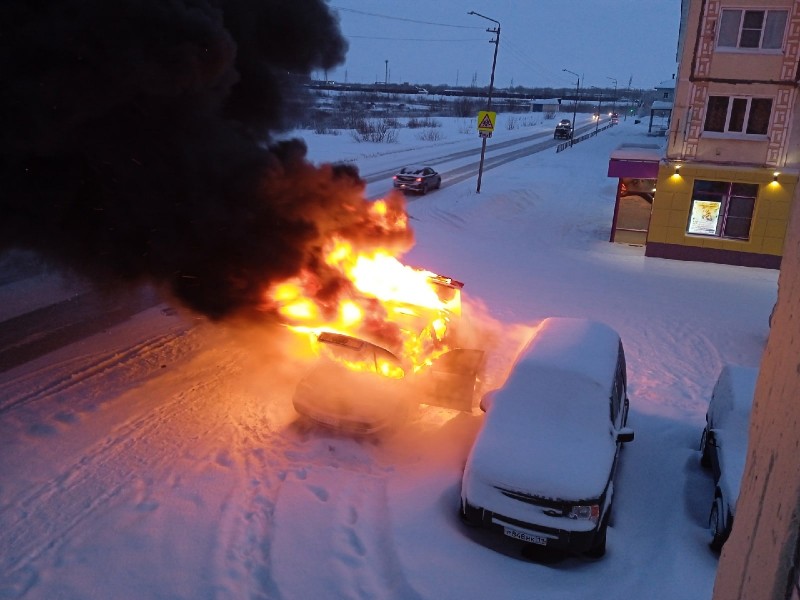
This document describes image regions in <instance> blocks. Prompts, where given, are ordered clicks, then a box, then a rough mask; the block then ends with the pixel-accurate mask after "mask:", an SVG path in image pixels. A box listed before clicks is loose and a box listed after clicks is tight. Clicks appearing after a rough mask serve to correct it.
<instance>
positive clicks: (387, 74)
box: [383, 58, 389, 85]
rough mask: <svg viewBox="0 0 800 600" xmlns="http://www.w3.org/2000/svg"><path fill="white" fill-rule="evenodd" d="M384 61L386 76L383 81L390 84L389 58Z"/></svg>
mask: <svg viewBox="0 0 800 600" xmlns="http://www.w3.org/2000/svg"><path fill="white" fill-rule="evenodd" d="M384 62H385V63H386V77H384V80H383V83H384V84H386V85H388V84H389V59H388V58H387V59H386V60H385V61H384Z"/></svg>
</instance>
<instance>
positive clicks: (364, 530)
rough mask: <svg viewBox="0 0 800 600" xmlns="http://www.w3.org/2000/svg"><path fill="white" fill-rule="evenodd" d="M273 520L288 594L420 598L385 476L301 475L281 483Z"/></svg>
mask: <svg viewBox="0 0 800 600" xmlns="http://www.w3.org/2000/svg"><path fill="white" fill-rule="evenodd" d="M275 522H276V528H275V531H274V533H273V540H272V551H271V554H272V556H271V560H272V562H273V564H274V565H275V571H276V574H275V580H276V583H277V585H278V589H279V590H280V593H281V597H282V598H320V597H329V598H340V599H352V600H361V599H367V598H381V599H388V600H391V599H397V600H412V599H415V598H420V596H419V594H418V593H417V592H416V591H415V590H414V589H413V588H412V587H411V585H410V584H409V582H408V580H407V579H406V577H405V575H404V574H403V572H402V570H401V569H400V568H399V564H400V561H399V557H398V554H397V551H396V549H395V547H394V542H393V540H392V534H391V519H390V515H389V509H388V500H387V497H386V480H385V479H383V478H380V477H376V476H374V475H369V474H364V473H357V472H354V471H350V470H347V469H341V468H324V467H322V468H318V469H317V468H315V469H309V470H308V471H305V472H301V473H300V474H298V475H296V476H293V477H291V478H287V480H286V481H284V483H283V485H282V486H281V489H280V493H279V495H278V502H277V505H276V507H275ZM294 574H296V575H297V576H296V577H294V576H293V575H294Z"/></svg>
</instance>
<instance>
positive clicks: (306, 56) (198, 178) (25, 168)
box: [0, 0, 408, 319]
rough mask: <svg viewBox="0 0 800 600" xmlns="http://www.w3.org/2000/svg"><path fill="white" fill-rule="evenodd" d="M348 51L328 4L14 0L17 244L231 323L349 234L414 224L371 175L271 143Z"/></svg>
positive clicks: (5, 168)
mask: <svg viewBox="0 0 800 600" xmlns="http://www.w3.org/2000/svg"><path fill="white" fill-rule="evenodd" d="M345 52H346V42H345V40H344V39H343V38H342V36H341V34H340V32H339V29H338V22H337V19H336V16H335V15H334V14H332V13H331V12H330V10H329V9H328V7H327V6H326V4H325V3H324V2H323V1H322V0H291V1H289V0H262V1H257V0H53V1H46V0H5V1H4V2H2V4H1V5H0V77H1V78H2V84H0V115H2V117H0V118H2V127H0V251H5V250H8V249H11V248H24V249H29V250H33V251H35V252H37V253H39V254H40V255H41V256H43V257H45V258H46V259H47V260H48V261H50V262H52V263H55V264H58V265H61V266H63V267H66V268H68V269H71V270H74V271H77V272H79V273H81V274H83V275H85V276H89V277H90V278H92V279H93V280H94V281H96V282H99V283H101V284H102V283H106V284H111V283H117V282H126V283H134V284H136V283H140V282H153V283H155V284H157V285H159V286H161V287H163V288H165V289H167V290H169V291H170V292H171V293H172V294H173V295H174V296H175V297H177V298H178V299H179V300H180V301H181V302H183V303H184V304H185V305H186V306H188V307H190V308H192V309H193V310H195V311H198V312H201V313H203V314H205V315H207V316H209V317H211V318H212V319H221V318H225V317H228V316H231V315H235V314H240V313H242V312H246V311H248V310H249V309H252V308H253V307H255V306H258V305H259V304H260V303H261V301H262V296H261V294H262V292H263V290H264V288H265V287H266V286H267V285H269V284H270V283H271V282H274V281H279V280H282V279H285V278H287V277H289V276H292V275H295V274H297V273H300V272H301V271H304V270H305V271H307V270H315V269H316V270H318V271H319V270H324V268H323V267H322V266H321V254H320V253H321V247H322V244H323V243H324V241H325V239H327V238H328V237H329V236H330V235H331V234H332V233H335V234H339V235H343V236H344V237H347V236H354V237H358V238H360V239H367V240H368V239H369V238H370V237H374V238H376V239H377V238H381V237H385V236H388V237H390V238H391V236H392V235H400V234H392V233H388V232H387V231H385V230H383V229H381V227H380V226H378V225H374V224H372V223H371V222H370V221H369V218H368V215H367V207H366V201H365V200H364V199H363V187H364V185H363V182H362V181H361V179H360V178H359V176H358V173H357V171H356V170H355V169H352V168H347V167H341V166H331V165H327V166H326V165H323V166H320V167H317V166H314V165H311V164H310V163H309V162H308V161H307V160H306V158H305V152H306V150H305V146H304V145H303V143H302V142H299V141H289V142H281V143H277V144H276V143H272V138H271V137H270V135H271V134H270V132H272V135H274V132H276V131H278V130H279V129H280V127H281V125H282V123H283V120H284V117H285V116H286V112H287V109H288V108H287V107H288V106H290V104H291V103H290V102H287V100H289V99H291V98H292V97H293V86H294V85H296V83H297V81H298V79H299V78H301V77H302V76H307V75H308V74H309V73H310V72H311V71H312V70H313V69H317V68H321V69H326V68H330V67H332V66H335V65H336V64H340V63H341V62H342V61H343V60H344V54H345ZM393 209H394V210H402V207H399V206H397V205H395V206H394V208H393ZM407 235H408V234H407V233H406V234H403V235H402V236H401V237H404V236H407ZM391 241H392V240H391V239H390V240H387V242H391ZM394 241H395V242H397V243H400V244H402V243H408V240H407V239H402V240H399V239H398V240H394ZM322 278H323V279H324V276H323V277H322ZM332 286H333V287H335V283H330V282H329V284H328V288H327V289H328V290H330V289H331V287H332Z"/></svg>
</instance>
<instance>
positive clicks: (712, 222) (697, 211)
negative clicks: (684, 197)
mask: <svg viewBox="0 0 800 600" xmlns="http://www.w3.org/2000/svg"><path fill="white" fill-rule="evenodd" d="M721 207H722V202H713V201H710V200H695V201H694V202H692V214H691V216H690V217H689V233H699V234H702V235H716V234H717V223H718V222H719V212H720V208H721Z"/></svg>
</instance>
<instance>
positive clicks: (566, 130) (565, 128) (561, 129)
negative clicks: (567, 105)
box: [553, 119, 572, 140]
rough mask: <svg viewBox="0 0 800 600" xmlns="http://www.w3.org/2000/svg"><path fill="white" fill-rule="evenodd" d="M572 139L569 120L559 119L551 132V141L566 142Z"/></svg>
mask: <svg viewBox="0 0 800 600" xmlns="http://www.w3.org/2000/svg"><path fill="white" fill-rule="evenodd" d="M571 137H572V121H570V120H569V119H561V121H559V122H558V125H556V130H555V131H554V132H553V139H554V140H557V139H565V140H568V139H570V138H571Z"/></svg>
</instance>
